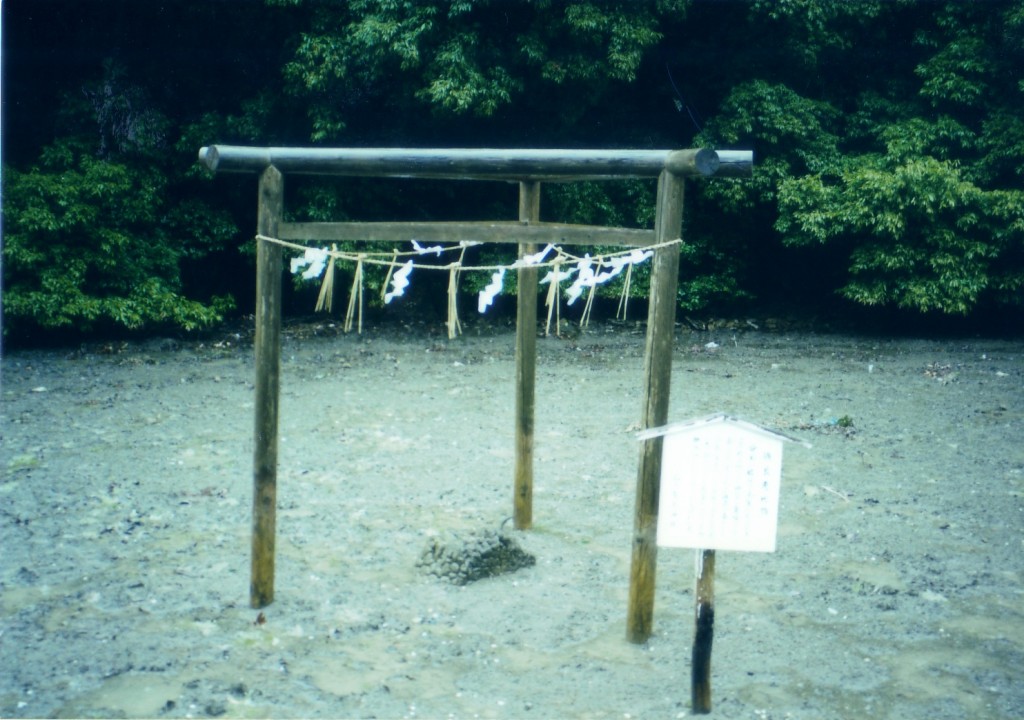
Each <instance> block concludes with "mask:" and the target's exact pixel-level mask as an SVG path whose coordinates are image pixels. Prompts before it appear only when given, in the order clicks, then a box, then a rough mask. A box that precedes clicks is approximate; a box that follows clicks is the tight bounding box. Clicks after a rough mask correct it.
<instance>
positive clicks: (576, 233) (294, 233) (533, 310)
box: [199, 145, 753, 643]
mask: <svg viewBox="0 0 1024 720" xmlns="http://www.w3.org/2000/svg"><path fill="white" fill-rule="evenodd" d="M199 160H200V161H201V162H202V163H204V164H205V165H206V166H207V167H208V168H209V169H210V170H212V171H214V172H237V173H259V174H260V183H259V207H258V213H257V235H258V236H261V237H264V238H277V239H281V240H289V239H291V240H298V239H304V240H315V241H342V240H357V241H390V242H407V241H411V240H412V239H414V238H415V239H418V240H423V241H434V240H448V241H452V242H457V241H460V240H473V241H484V242H506V243H518V244H519V254H520V257H522V256H525V255H528V254H533V253H536V252H537V246H538V244H540V243H553V244H565V245H572V244H577V245H580V244H582V245H587V244H602V245H625V246H637V247H644V246H655V249H654V250H653V252H654V256H653V258H652V268H651V289H650V301H649V305H648V318H647V340H646V347H645V356H644V381H643V382H644V386H643V407H642V417H641V421H640V427H641V428H654V427H659V426H661V425H664V424H666V422H667V421H668V405H669V389H670V385H671V377H672V343H673V328H674V325H675V309H676V290H677V285H678V274H679V248H678V247H677V246H676V245H672V244H666V243H670V241H672V240H675V239H677V238H679V237H680V235H681V231H682V221H683V181H684V179H685V178H687V177H709V176H717V177H749V176H750V175H751V174H752V169H753V154H752V153H751V152H750V151H746V150H733V151H717V152H716V151H714V150H708V149H696V150H528V149H526V150H495V149H402V148H289V147H267V148H261V147H240V146H233V145H211V146H208V147H203V148H201V149H200V150H199ZM284 174H304V175H334V176H347V177H395V178H434V179H444V180H498V181H507V182H516V183H518V184H519V220H518V222H439V223H422V222H416V223H407V222H379V223H363V222H352V223H346V222H343V223H301V222H300V223H286V222H284V221H283V211H284V179H283V175H284ZM645 177H646V178H655V177H656V178H658V191H657V192H658V195H657V211H656V215H655V223H654V225H655V226H654V229H653V230H634V229H626V228H607V227H593V226H581V225H566V224H561V223H544V222H540V186H541V183H542V182H578V181H583V180H621V179H625V178H645ZM282 252H283V251H282V247H281V246H280V245H278V244H275V243H271V242H266V241H263V240H260V241H259V244H258V247H257V259H256V265H257V271H256V273H257V274H256V294H257V302H256V339H255V346H256V347H255V351H256V386H255V390H256V398H255V404H256V410H255V414H256V417H255V449H254V457H253V484H254V487H253V534H252V574H251V583H250V595H249V597H250V604H251V605H252V606H253V607H264V606H266V605H269V604H270V603H271V602H272V601H273V599H274V550H275V531H276V505H277V464H278V463H277V445H278V442H277V441H278V416H279V400H280V375H281V276H282V271H283V259H282ZM518 281H519V282H518V286H519V290H518V301H517V302H518V304H517V313H516V352H515V364H516V370H515V376H516V378H515V384H516V390H515V392H516V400H515V448H516V460H515V477H514V488H513V504H514V518H515V526H516V528H519V529H527V528H529V527H531V525H532V523H533V429H534V407H535V399H534V386H535V379H536V357H537V347H536V340H537V288H538V277H537V268H536V267H520V268H518ZM661 447H662V439H661V437H654V438H651V439H649V440H646V441H645V442H643V443H642V446H641V451H640V461H639V467H638V470H637V487H636V509H635V515H634V535H633V550H632V565H631V569H630V592H629V609H628V619H627V638H628V639H629V640H630V641H631V642H636V643H642V642H645V641H646V640H647V639H648V638H649V637H650V634H651V628H652V623H653V614H654V588H655V571H656V563H657V529H658V528H657V524H658V491H659V485H660V478H661Z"/></svg>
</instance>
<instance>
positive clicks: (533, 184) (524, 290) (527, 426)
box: [513, 181, 540, 530]
mask: <svg viewBox="0 0 1024 720" xmlns="http://www.w3.org/2000/svg"><path fill="white" fill-rule="evenodd" d="M519 220H520V222H527V223H528V222H538V221H539V220H540V183H539V182H537V181H530V182H521V183H519ZM535 252H537V246H536V245H534V244H532V243H521V244H520V245H519V257H523V256H524V255H528V254H531V253H535ZM518 283H519V292H518V295H517V310H516V407H515V413H516V466H515V487H514V500H513V510H514V520H515V527H516V529H518V530H526V529H528V528H530V527H531V526H532V525H533V414H534V406H535V390H534V388H535V385H536V379H537V268H535V267H529V268H526V267H524V268H519V272H518Z"/></svg>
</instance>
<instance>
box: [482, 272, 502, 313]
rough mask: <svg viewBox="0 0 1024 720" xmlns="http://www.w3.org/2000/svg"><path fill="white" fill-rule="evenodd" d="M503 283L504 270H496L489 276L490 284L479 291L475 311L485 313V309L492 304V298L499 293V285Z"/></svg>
mask: <svg viewBox="0 0 1024 720" xmlns="http://www.w3.org/2000/svg"><path fill="white" fill-rule="evenodd" d="M504 281H505V268H502V269H501V270H498V271H497V272H496V273H494V274H493V275H491V284H490V285H488V286H487V287H485V288H484V289H483V290H481V291H480V300H479V302H478V303H477V310H479V311H480V312H481V313H483V312H486V311H487V308H489V307H490V306H491V303H493V302H494V297H495V296H496V295H497V294H498V293H500V292H501V285H502V283H503V282H504Z"/></svg>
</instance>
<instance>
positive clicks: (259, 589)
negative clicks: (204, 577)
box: [249, 165, 284, 608]
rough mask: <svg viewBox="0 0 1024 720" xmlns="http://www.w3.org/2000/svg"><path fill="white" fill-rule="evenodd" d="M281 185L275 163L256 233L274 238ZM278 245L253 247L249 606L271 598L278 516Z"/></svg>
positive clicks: (262, 194)
mask: <svg viewBox="0 0 1024 720" xmlns="http://www.w3.org/2000/svg"><path fill="white" fill-rule="evenodd" d="M283 208H284V181H283V178H282V177H281V173H280V172H278V170H277V168H275V167H274V166H273V165H271V166H270V167H268V168H267V169H266V170H265V171H264V172H263V175H262V176H261V177H260V190H259V214H258V219H257V223H256V226H257V232H258V233H259V234H260V235H264V236H266V237H277V232H278V225H279V223H280V222H281V214H282V211H283ZM281 270H282V251H281V246H280V245H276V244H274V243H269V242H266V241H264V240H259V241H258V244H257V246H256V430H255V449H254V452H253V498H252V575H251V581H250V585H249V604H250V605H252V607H254V608H261V607H265V606H266V605H269V604H270V603H271V602H273V600H274V547H275V538H274V535H275V532H276V513H277V427H278V407H279V402H280V396H281Z"/></svg>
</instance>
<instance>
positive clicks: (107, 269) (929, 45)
mask: <svg viewBox="0 0 1024 720" xmlns="http://www.w3.org/2000/svg"><path fill="white" fill-rule="evenodd" d="M2 12H3V33H4V37H3V42H4V75H5V77H4V95H5V97H4V128H3V144H4V147H3V161H4V167H3V176H2V183H3V187H2V192H3V209H4V243H3V297H4V313H5V326H6V327H7V328H16V329H18V328H20V331H21V332H31V331H32V330H33V328H62V327H72V328H80V329H90V328H102V327H125V328H136V327H154V326H176V327H180V328H185V329H188V328H197V327H202V326H205V325H209V324H210V323H214V322H216V321H217V320H218V319H219V318H220V317H222V316H223V315H224V313H226V312H230V311H231V308H232V307H237V308H239V309H243V310H244V309H245V308H246V307H247V306H248V304H249V303H250V302H251V275H252V273H251V272H250V269H251V268H250V267H249V265H248V263H249V262H250V260H249V258H250V256H251V250H250V246H251V235H252V225H253V215H254V208H253V204H254V203H253V195H254V182H249V181H239V180H238V179H237V178H233V179H220V178H212V177H210V176H209V175H208V174H207V173H206V172H205V171H204V170H202V169H201V168H200V167H198V165H197V164H196V163H195V153H196V150H197V149H198V148H199V147H200V146H201V145H206V144H211V143H238V144H257V145H287V144H290V145H326V146H331V145H333V146H395V147H398V146H412V147H431V146H433V147H483V146H489V147H635V148H673V147H699V146H704V147H714V148H725V149H728V148H744V149H752V150H753V151H754V153H755V177H754V178H753V179H744V180H714V181H710V182H693V183H690V184H689V191H688V196H687V203H688V207H687V214H686V225H685V240H686V245H685V247H684V249H683V253H684V254H683V258H682V260H683V262H682V264H681V278H680V280H681V283H680V295H679V301H680V305H681V306H682V307H684V308H686V309H687V310H698V309H701V308H708V307H722V306H728V305H733V306H736V307H743V306H750V305H751V304H752V303H758V302H777V301H794V302H797V303H803V304H808V305H817V304H821V303H829V302H836V301H838V302H841V303H846V304H849V305H851V306H855V307H856V306H879V307H892V308H901V309H904V310H906V311H910V312H915V313H923V314H928V315H939V316H942V315H967V314H971V313H984V312H989V311H992V310H997V309H1001V308H1020V307H1021V305H1022V304H1024V190H1022V189H1021V188H1022V187H1024V183H1022V181H1024V79H1022V75H1021V71H1020V69H1021V68H1022V67H1024V0H993V1H990V2H984V3H964V2H955V1H951V2H945V3H943V2H935V1H934V0H927V1H926V0H891V1H889V0H863V1H861V2H856V3H850V2H845V1H844V0H749V1H748V2H739V1H736V2H713V1H711V0H636V1H634V2H626V1H625V0H622V1H619V2H613V1H600V0H563V1H556V0H532V1H530V0H503V1H499V0H415V1H413V0H265V1H264V2H255V1H254V2H248V3H219V2H214V1H213V0H209V1H208V2H205V3H203V2H201V3H195V2H181V1H178V2H169V3H139V2H132V1H130V0H104V1H99V0H8V1H7V2H5V3H3V6H2ZM765 38H771V42H765V40H764V39H765ZM649 190H650V188H649V184H645V183H591V184H586V185H582V186H575V185H549V186H545V191H544V193H545V194H544V200H543V202H542V214H543V215H544V216H545V218H546V219H557V220H565V221H573V222H601V223H614V224H620V225H626V226H649V225H650V223H651V222H652V218H653V207H652V202H653V193H652V192H650V191H649ZM288 192H289V200H288V207H289V209H290V210H291V211H293V212H295V213H296V214H297V215H301V216H303V217H309V218H318V219H327V218H333V219H345V218H350V217H351V218H358V217H366V216H372V217H379V218H385V217H398V216H402V217H413V218H431V217H434V216H438V217H437V219H452V218H461V217H472V216H476V215H477V214H482V213H492V214H493V212H503V213H505V214H506V216H507V214H508V210H500V209H499V207H500V206H501V203H500V202H498V196H497V195H496V191H495V190H494V188H477V187H472V188H466V187H460V188H458V190H457V191H456V190H452V189H451V188H448V187H445V186H444V185H443V184H441V187H435V186H431V187H430V188H426V187H421V186H420V185H416V186H414V189H412V190H409V191H406V192H402V193H394V192H391V191H390V189H389V188H387V187H384V186H383V185H382V184H381V183H374V182H361V183H352V182H349V183H331V182H314V181H306V180H302V181H297V182H295V183H290V184H289V190H288ZM507 207H511V208H513V209H514V203H513V202H511V201H510V202H509V203H508V205H507ZM636 287H637V291H638V292H644V290H643V287H642V283H638V284H637V285H636Z"/></svg>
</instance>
